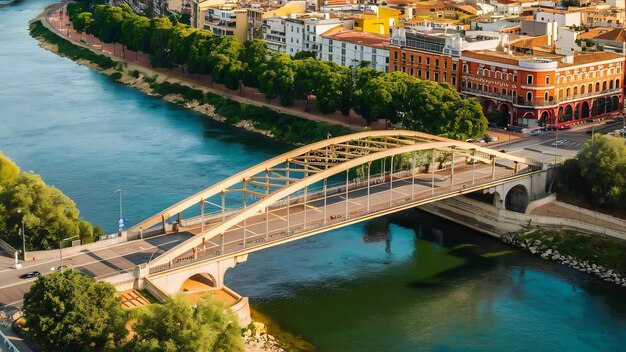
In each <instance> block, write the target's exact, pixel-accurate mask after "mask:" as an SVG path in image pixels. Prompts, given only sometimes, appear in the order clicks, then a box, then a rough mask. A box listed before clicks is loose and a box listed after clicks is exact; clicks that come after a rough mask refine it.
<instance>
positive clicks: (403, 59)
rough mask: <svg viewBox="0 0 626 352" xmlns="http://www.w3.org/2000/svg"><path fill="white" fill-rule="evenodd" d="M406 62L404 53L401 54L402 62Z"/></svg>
mask: <svg viewBox="0 0 626 352" xmlns="http://www.w3.org/2000/svg"><path fill="white" fill-rule="evenodd" d="M405 60H406V53H402V61H405Z"/></svg>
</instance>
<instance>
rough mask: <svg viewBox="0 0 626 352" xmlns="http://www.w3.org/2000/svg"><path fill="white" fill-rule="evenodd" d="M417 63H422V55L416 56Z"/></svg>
mask: <svg viewBox="0 0 626 352" xmlns="http://www.w3.org/2000/svg"><path fill="white" fill-rule="evenodd" d="M417 63H418V64H421V63H422V57H421V56H418V57H417Z"/></svg>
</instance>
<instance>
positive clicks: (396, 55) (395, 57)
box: [393, 51, 398, 60]
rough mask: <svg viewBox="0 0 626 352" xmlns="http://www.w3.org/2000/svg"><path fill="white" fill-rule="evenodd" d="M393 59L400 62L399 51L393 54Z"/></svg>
mask: <svg viewBox="0 0 626 352" xmlns="http://www.w3.org/2000/svg"><path fill="white" fill-rule="evenodd" d="M393 59H394V60H398V52H397V51H394V52H393Z"/></svg>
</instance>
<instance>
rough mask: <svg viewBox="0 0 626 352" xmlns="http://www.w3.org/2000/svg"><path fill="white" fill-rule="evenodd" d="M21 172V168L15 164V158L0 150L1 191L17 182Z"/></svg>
mask: <svg viewBox="0 0 626 352" xmlns="http://www.w3.org/2000/svg"><path fill="white" fill-rule="evenodd" d="M19 174H20V168H19V167H17V165H15V163H14V162H13V160H11V159H9V158H7V157H6V156H5V155H4V154H2V152H0V191H2V189H3V188H4V187H6V186H7V185H10V184H12V183H13V182H15V180H16V179H17V176H18V175H19Z"/></svg>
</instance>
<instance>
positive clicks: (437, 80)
mask: <svg viewBox="0 0 626 352" xmlns="http://www.w3.org/2000/svg"><path fill="white" fill-rule="evenodd" d="M434 77H435V82H439V72H435V73H434Z"/></svg>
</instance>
